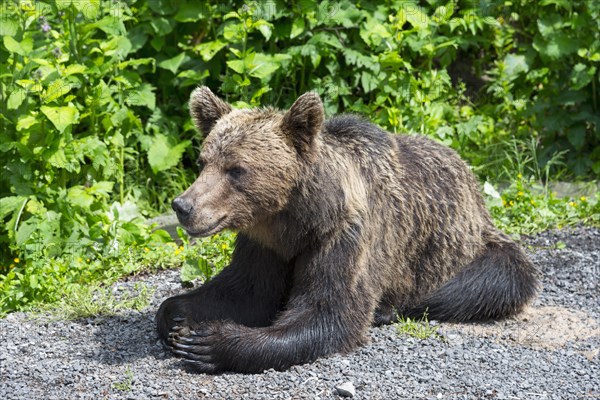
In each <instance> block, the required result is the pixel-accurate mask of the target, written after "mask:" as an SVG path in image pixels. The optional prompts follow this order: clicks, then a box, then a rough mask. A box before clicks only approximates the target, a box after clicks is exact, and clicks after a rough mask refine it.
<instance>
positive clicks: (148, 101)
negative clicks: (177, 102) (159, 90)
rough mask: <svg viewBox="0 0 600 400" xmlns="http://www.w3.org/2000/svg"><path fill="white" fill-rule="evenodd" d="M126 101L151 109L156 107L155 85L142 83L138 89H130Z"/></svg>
mask: <svg viewBox="0 0 600 400" xmlns="http://www.w3.org/2000/svg"><path fill="white" fill-rule="evenodd" d="M125 103H127V104H129V105H132V106H145V107H148V108H149V109H151V110H154V109H155V108H156V95H155V94H154V86H152V85H151V84H149V83H144V84H142V85H140V87H138V88H137V89H136V90H132V91H130V93H128V94H127V97H125Z"/></svg>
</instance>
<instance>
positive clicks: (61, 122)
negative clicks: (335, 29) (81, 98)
mask: <svg viewBox="0 0 600 400" xmlns="http://www.w3.org/2000/svg"><path fill="white" fill-rule="evenodd" d="M41 111H42V113H43V114H44V115H45V116H46V117H47V118H48V119H49V120H50V122H52V124H53V125H54V126H55V127H56V129H58V131H59V132H63V131H64V130H65V129H67V127H68V126H70V125H73V124H74V123H76V122H77V121H78V119H79V112H78V111H77V109H76V108H75V106H73V105H69V106H66V107H49V106H42V107H41Z"/></svg>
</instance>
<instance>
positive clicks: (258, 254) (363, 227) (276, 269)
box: [157, 88, 537, 372]
mask: <svg viewBox="0 0 600 400" xmlns="http://www.w3.org/2000/svg"><path fill="white" fill-rule="evenodd" d="M202 90H205V89H204V88H203V89H202ZM206 90H208V89H206ZM203 95H207V96H209V98H210V94H203ZM192 100H193V99H192ZM211 101H213V100H212V99H211ZM214 101H216V100H214ZM192 103H193V102H192ZM193 107H194V104H192V108H193ZM197 107H198V109H193V110H192V115H195V118H196V123H197V124H198V125H199V126H200V128H203V126H204V127H205V130H208V131H210V129H212V128H213V126H214V125H215V124H214V121H208V122H207V121H202V120H198V118H200V119H201V118H202V117H201V115H202V109H201V108H202V107H204V105H203V103H199V102H197ZM218 107H220V109H225V107H224V106H223V105H222V104H220V105H219V106H218ZM294 107H296V109H294V108H292V110H290V111H289V112H288V113H287V114H285V115H284V114H282V113H281V112H278V111H276V110H272V109H254V110H250V111H246V112H244V113H242V114H243V118H249V119H248V121H250V122H247V124H244V126H241V127H239V126H238V127H237V130H232V128H231V127H236V126H237V125H241V123H236V119H235V118H242V117H239V116H237V117H236V116H235V115H233V113H232V116H229V114H226V115H224V116H222V118H223V119H227V118H230V119H231V120H230V121H229V125H227V126H228V128H227V129H225V128H223V129H224V130H228V132H227V133H225V132H223V133H214V132H211V134H210V135H209V138H211V136H212V135H213V134H214V135H215V136H214V137H212V138H211V140H212V142H210V141H208V142H205V146H207V147H210V146H213V147H214V148H219V149H222V147H219V146H220V145H221V143H220V142H221V141H223V140H225V139H224V138H226V137H227V135H238V136H239V137H240V139H239V140H240V143H242V142H241V141H244V143H247V142H248V141H251V140H253V139H252V135H259V134H258V133H255V132H254V131H255V130H256V131H257V132H258V130H259V129H256V128H255V125H256V124H257V123H259V122H260V123H261V124H262V125H261V126H263V127H264V123H265V122H264V121H267V122H269V123H272V125H268V124H267V125H268V126H269V129H267V130H266V133H265V132H262V133H260V135H262V136H260V137H257V138H256V140H257V141H258V142H257V143H264V142H265V141H267V142H268V141H269V140H270V139H269V137H272V138H273V142H274V143H275V141H276V140H275V138H277V140H280V139H281V138H284V141H285V142H286V143H288V144H289V146H290V148H293V151H294V154H296V156H295V157H296V161H294V168H292V167H290V166H288V167H286V168H288V169H287V170H286V171H289V172H286V174H287V175H288V176H287V177H285V178H289V179H287V180H285V179H284V182H287V181H289V182H290V183H289V187H288V186H286V188H287V189H286V190H288V189H289V190H288V191H287V192H286V191H284V190H283V189H281V190H279V189H278V190H279V191H278V192H277V193H284V192H285V193H286V198H285V199H280V200H282V201H281V202H279V203H277V202H276V201H275V200H273V199H271V200H269V201H271V202H273V204H274V205H273V207H274V208H275V207H276V206H275V204H278V205H277V207H278V209H277V210H276V211H275V212H273V213H271V214H269V213H265V212H263V211H261V217H260V219H252V218H250V217H248V216H246V219H244V218H241V217H239V218H238V220H239V221H242V222H239V223H237V225H235V224H234V225H233V226H232V227H233V228H236V229H238V230H239V235H238V238H237V241H236V247H235V251H234V254H233V260H232V262H231V265H229V266H228V267H227V268H225V270H223V272H222V273H221V274H219V275H218V276H217V277H215V278H214V279H213V280H211V281H210V282H208V283H207V284H205V285H203V286H201V287H199V288H198V289H196V290H194V291H192V292H190V293H187V294H183V295H180V296H176V297H172V298H170V299H167V300H166V301H165V302H164V303H163V304H162V305H161V307H160V310H159V311H158V314H157V322H158V329H159V333H160V335H161V337H162V338H163V339H164V340H165V341H166V342H167V343H168V344H169V345H170V346H171V347H172V348H173V351H174V352H175V353H176V354H178V355H180V356H182V357H184V358H185V359H187V360H189V361H190V362H191V363H193V364H194V365H195V366H196V367H197V369H198V370H199V371H202V372H218V371H223V370H231V371H238V372H260V371H263V370H265V369H269V368H275V369H278V370H282V369H286V368H288V367H290V366H291V365H294V364H299V363H305V362H309V361H312V360H315V359H316V358H318V357H322V356H325V355H328V354H332V353H336V352H347V351H351V350H352V349H355V348H356V347H357V346H359V345H362V344H364V343H365V342H366V337H367V330H368V327H369V326H370V325H371V324H373V323H374V324H385V323H390V322H392V321H393V320H394V317H395V311H394V310H397V311H398V312H399V313H401V314H404V315H407V316H412V317H419V316H421V315H422V314H423V313H424V312H426V311H427V312H428V315H429V319H437V320H450V321H482V320H488V319H497V318H504V317H507V316H510V315H513V314H515V313H518V312H519V311H520V310H521V309H522V308H523V306H524V305H525V304H526V303H527V302H528V301H530V300H531V299H532V298H533V297H534V296H535V293H536V288H537V278H536V271H535V269H534V267H533V266H532V264H531V263H530V261H529V260H528V259H527V257H526V255H525V254H524V253H523V251H522V250H521V249H520V248H519V246H517V245H516V244H515V243H514V242H513V241H511V240H510V239H509V238H508V237H507V236H506V235H504V234H503V233H501V232H499V231H498V230H497V229H496V228H495V227H494V225H493V223H492V221H491V219H490V216H489V214H488V212H487V210H486V208H485V207H484V203H483V201H482V198H481V195H480V194H479V188H478V184H477V182H476V180H475V178H474V176H473V174H472V173H471V172H470V170H469V168H468V167H467V166H466V164H465V163H464V162H463V161H462V160H461V159H460V158H459V157H458V155H457V154H456V153H455V152H454V151H453V150H451V149H449V148H447V147H444V146H442V145H440V144H438V143H436V142H433V141H431V140H429V139H426V138H424V137H418V136H410V135H399V136H394V135H391V134H389V133H387V132H385V131H382V130H381V129H380V128H378V127H377V126H375V125H373V124H371V123H369V122H366V121H364V120H362V119H360V118H357V117H355V116H347V115H342V116H338V117H334V118H332V119H330V120H328V121H325V122H324V123H323V122H322V121H323V120H322V105H321V102H320V99H318V97H317V96H316V95H313V94H310V96H309V95H305V96H302V97H301V98H300V99H299V100H298V101H297V102H296V104H295V105H294ZM224 112H225V113H227V112H229V111H228V110H226V111H224ZM194 113H196V114H194ZM217 114H218V113H217ZM236 115H237V114H236ZM257 121H259V122H257ZM206 127H208V128H206ZM253 127H254V128H253ZM218 129H219V125H216V128H215V130H218ZM263 130H264V129H263ZM206 133H208V132H206ZM242 135H246V136H243V138H242ZM269 135H272V136H269ZM209 138H207V140H208V139H209ZM265 138H266V139H265ZM227 140H233V138H231V137H228V138H227ZM214 143H218V144H219V146H217V145H216V144H214ZM236 146H238V147H239V145H236ZM275 147H276V146H275ZM205 151H207V152H210V149H205ZM219 151H223V150H219ZM286 151H287V150H286ZM282 154H283V153H282ZM272 156H273V159H274V160H275V161H268V162H272V163H277V162H279V161H277V160H278V153H277V151H275V152H274V153H273V154H272ZM248 157H249V159H250V161H251V163H256V166H257V167H258V166H260V165H261V163H264V162H267V161H265V159H264V158H263V159H262V160H261V159H258V158H257V159H255V160H253V159H252V157H253V155H252V154H248ZM281 159H285V157H284V156H283V155H282V156H281ZM281 162H282V163H283V161H281ZM286 165H287V164H286ZM278 170H279V169H278V168H275V167H273V166H272V168H271V169H269V172H264V173H262V172H261V174H264V175H266V176H264V177H254V178H252V177H249V178H248V179H257V181H256V183H255V184H254V185H250V188H248V189H244V188H243V185H242V184H239V185H238V187H239V189H232V190H237V191H236V193H237V194H236V195H239V196H241V197H239V198H238V199H237V200H236V201H237V202H238V203H242V204H240V207H241V208H244V206H245V205H244V204H243V202H245V201H246V202H257V203H258V202H263V203H264V202H267V200H266V199H262V198H261V196H262V194H261V193H262V192H264V190H262V191H261V192H260V193H253V194H251V195H245V194H244V193H245V192H244V190H251V187H253V186H257V187H260V185H263V184H266V185H270V184H272V185H276V184H278V183H276V182H279V179H280V178H278V177H277V176H276V175H274V174H276V173H277V171H278ZM263 178H264V180H266V181H265V182H263V181H259V180H258V179H263ZM271 181H272V182H273V183H270V182H271ZM282 185H283V183H282ZM286 185H287V184H286ZM228 190H229V189H228ZM186 193H187V192H186ZM186 196H188V197H190V198H192V200H190V201H193V195H190V194H187V195H186ZM244 196H245V197H244ZM239 199H242V200H239ZM188 200H189V199H188ZM223 207H225V208H226V207H228V206H223ZM248 207H249V209H250V208H252V207H254V208H252V209H253V210H254V209H258V208H256V207H258V205H256V204H251V205H248ZM261 210H262V208H261ZM228 212H229V211H228ZM232 224H233V223H232Z"/></svg>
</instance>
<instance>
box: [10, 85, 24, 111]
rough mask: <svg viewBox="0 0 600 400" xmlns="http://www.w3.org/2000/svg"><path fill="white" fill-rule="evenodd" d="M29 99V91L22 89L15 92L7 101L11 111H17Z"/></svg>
mask: <svg viewBox="0 0 600 400" xmlns="http://www.w3.org/2000/svg"><path fill="white" fill-rule="evenodd" d="M25 97H27V91H26V90H23V89H21V88H17V89H16V90H15V91H14V92H12V93H11V94H10V96H8V100H7V101H6V105H7V107H8V109H9V110H16V109H17V108H19V106H20V105H21V104H23V101H24V100H25Z"/></svg>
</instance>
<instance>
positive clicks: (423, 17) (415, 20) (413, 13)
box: [401, 4, 429, 28]
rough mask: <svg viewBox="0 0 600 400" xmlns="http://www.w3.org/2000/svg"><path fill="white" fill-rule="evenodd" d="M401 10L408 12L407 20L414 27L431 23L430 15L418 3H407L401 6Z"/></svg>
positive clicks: (423, 26)
mask: <svg viewBox="0 0 600 400" xmlns="http://www.w3.org/2000/svg"><path fill="white" fill-rule="evenodd" d="M401 12H404V13H405V14H406V20H407V21H408V22H410V24H411V25H412V26H414V27H418V28H426V27H427V25H429V17H428V16H427V14H426V13H425V11H424V9H423V8H422V7H419V6H417V5H416V4H407V5H406V6H403V7H402V8H401Z"/></svg>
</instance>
